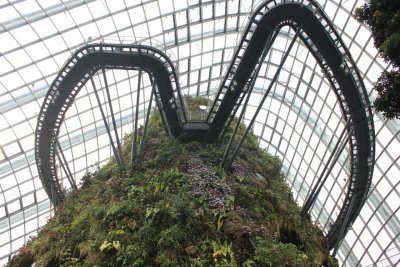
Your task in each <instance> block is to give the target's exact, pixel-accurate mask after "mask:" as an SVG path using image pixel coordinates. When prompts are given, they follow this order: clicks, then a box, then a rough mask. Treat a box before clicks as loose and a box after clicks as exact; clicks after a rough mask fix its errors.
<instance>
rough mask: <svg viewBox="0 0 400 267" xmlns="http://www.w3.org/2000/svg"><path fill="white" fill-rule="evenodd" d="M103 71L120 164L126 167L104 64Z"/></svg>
mask: <svg viewBox="0 0 400 267" xmlns="http://www.w3.org/2000/svg"><path fill="white" fill-rule="evenodd" d="M101 72H102V73H103V78H104V85H105V88H106V94H107V99H108V105H109V106H110V113H111V121H112V124H113V127H114V134H115V140H116V141H117V150H118V155H119V156H120V157H119V160H120V166H121V167H124V165H125V164H124V159H123V157H122V156H121V142H120V141H119V137H118V130H117V123H116V122H115V117H114V110H113V106H112V103H111V96H110V90H109V88H108V82H107V75H106V71H105V68H104V65H103V66H102V67H101Z"/></svg>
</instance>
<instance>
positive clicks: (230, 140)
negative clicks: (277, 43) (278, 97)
mask: <svg viewBox="0 0 400 267" xmlns="http://www.w3.org/2000/svg"><path fill="white" fill-rule="evenodd" d="M274 35H275V34H274ZM272 36H273V35H272V34H271V35H270V36H269V37H268V40H267V43H266V45H265V47H264V50H263V52H262V55H261V57H260V59H259V64H258V66H257V69H256V72H255V74H254V76H253V77H252V78H251V81H250V85H249V88H248V89H246V90H247V91H248V92H247V96H246V100H245V101H244V105H243V109H242V112H241V113H240V115H239V119H238V122H237V124H236V127H235V130H234V131H233V133H232V136H231V138H230V139H229V143H228V145H227V146H226V149H225V152H224V156H223V157H222V160H221V163H220V166H221V168H223V167H224V165H225V162H226V159H227V157H228V154H229V151H230V150H231V147H232V144H233V141H234V140H235V137H236V133H237V131H238V129H239V126H240V122H241V121H242V119H243V116H244V113H245V110H246V109H245V107H246V106H247V104H248V102H249V99H250V95H251V93H252V92H253V88H254V84H255V83H256V80H257V76H258V74H259V73H260V69H261V66H262V62H264V59H265V57H266V56H267V54H268V51H269V49H270V44H271V41H272V39H273V38H272ZM239 105H240V104H239ZM233 117H234V115H232V117H231V118H230V120H229V122H228V124H227V125H226V126H225V129H224V132H223V133H222V135H221V136H223V135H225V133H226V130H227V128H228V126H229V124H230V123H231V121H232V119H233Z"/></svg>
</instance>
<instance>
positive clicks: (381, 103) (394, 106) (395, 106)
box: [374, 47, 400, 119]
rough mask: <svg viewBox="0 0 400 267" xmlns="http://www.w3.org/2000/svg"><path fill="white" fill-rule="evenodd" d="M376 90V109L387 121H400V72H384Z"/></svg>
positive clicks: (375, 87)
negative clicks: (396, 119)
mask: <svg viewBox="0 0 400 267" xmlns="http://www.w3.org/2000/svg"><path fill="white" fill-rule="evenodd" d="M399 50H400V47H399ZM374 89H375V91H376V92H377V93H378V97H377V98H376V100H375V102H374V108H375V109H376V110H377V111H379V112H382V113H383V115H384V116H385V117H386V118H387V119H393V118H398V119H400V72H399V71H393V70H392V71H384V72H383V73H382V74H381V76H380V77H379V78H378V80H377V81H376V82H375V84H374Z"/></svg>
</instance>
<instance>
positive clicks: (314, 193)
mask: <svg viewBox="0 0 400 267" xmlns="http://www.w3.org/2000/svg"><path fill="white" fill-rule="evenodd" d="M346 130H347V127H345V128H344V129H343V132H342V134H341V135H340V139H342V138H343V133H344V132H346ZM352 132H353V128H351V131H350V132H349V133H348V135H347V136H346V139H345V140H344V141H343V142H342V143H341V145H340V148H339V149H337V148H338V144H339V143H340V140H339V141H338V142H337V144H336V146H335V148H334V150H333V152H332V154H331V156H330V158H329V161H328V163H327V164H326V166H325V169H324V171H323V173H322V174H321V175H320V177H319V179H318V181H317V182H316V184H315V186H314V188H313V190H312V192H311V194H310V195H309V197H308V199H307V200H306V202H305V204H304V205H303V209H302V210H301V215H302V216H305V215H306V214H307V212H308V211H309V209H310V208H311V206H312V205H313V203H314V202H315V200H316V199H317V197H318V194H319V192H321V189H322V186H323V185H324V184H325V182H326V180H327V179H328V176H329V173H330V172H331V171H332V169H333V167H334V166H335V163H336V161H337V160H338V159H339V157H340V155H341V154H342V152H343V150H344V148H345V147H346V144H347V142H348V141H349V139H350V136H351V134H352ZM333 155H334V157H333ZM332 159H333V161H332ZM328 166H329V168H327V167H328ZM326 170H327V172H326V174H325V176H324V178H323V179H322V177H323V175H324V173H325V171H326Z"/></svg>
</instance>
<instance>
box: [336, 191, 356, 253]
mask: <svg viewBox="0 0 400 267" xmlns="http://www.w3.org/2000/svg"><path fill="white" fill-rule="evenodd" d="M355 199H356V194H354V195H353V196H352V198H351V201H350V205H349V210H352V209H353V206H354V201H355ZM349 218H350V212H347V213H346V216H345V218H344V221H343V222H342V226H341V227H340V232H339V236H338V239H337V243H336V244H335V248H334V249H333V253H332V256H336V253H337V252H338V250H339V247H340V244H341V243H342V239H343V234H344V231H345V228H346V225H347V222H348V221H349Z"/></svg>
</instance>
